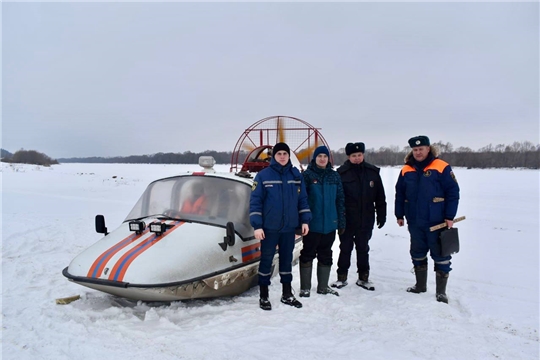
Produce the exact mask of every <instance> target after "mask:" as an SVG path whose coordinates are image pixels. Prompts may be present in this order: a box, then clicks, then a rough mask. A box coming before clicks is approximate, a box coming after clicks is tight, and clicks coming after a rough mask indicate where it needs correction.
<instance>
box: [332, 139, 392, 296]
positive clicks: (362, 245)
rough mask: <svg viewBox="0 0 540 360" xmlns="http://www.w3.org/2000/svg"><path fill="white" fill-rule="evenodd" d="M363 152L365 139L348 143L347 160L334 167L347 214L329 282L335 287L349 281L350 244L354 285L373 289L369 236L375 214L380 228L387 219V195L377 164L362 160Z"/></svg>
mask: <svg viewBox="0 0 540 360" xmlns="http://www.w3.org/2000/svg"><path fill="white" fill-rule="evenodd" d="M364 152H365V145H364V143H361V142H357V143H354V144H353V143H348V144H347V146H345V153H346V154H347V156H348V160H347V161H345V163H344V164H343V165H342V166H340V167H339V169H337V171H338V173H339V175H340V176H341V182H342V184H343V191H344V193H345V217H346V227H345V231H343V232H341V231H340V234H339V240H340V246H339V249H340V253H339V258H338V270H337V281H336V282H335V283H333V284H332V287H336V288H338V289H339V288H342V287H344V286H346V285H347V284H348V283H347V275H348V272H349V267H350V266H351V253H352V250H353V247H356V267H357V271H358V280H357V281H356V285H358V286H360V287H362V288H364V289H366V290H375V286H374V285H373V283H372V282H371V281H369V269H370V268H369V240H370V239H371V235H372V233H373V225H374V224H375V216H376V218H377V226H378V227H379V229H380V228H382V227H383V226H384V223H385V222H386V195H385V194H384V187H383V183H382V180H381V176H380V175H379V168H378V167H376V166H374V165H371V164H368V163H367V162H365V161H364Z"/></svg>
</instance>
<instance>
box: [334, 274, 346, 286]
mask: <svg viewBox="0 0 540 360" xmlns="http://www.w3.org/2000/svg"><path fill="white" fill-rule="evenodd" d="M348 284H349V283H348V282H347V274H337V281H336V282H335V283H333V284H332V287H333V288H337V289H341V288H342V287H345V286H347V285H348Z"/></svg>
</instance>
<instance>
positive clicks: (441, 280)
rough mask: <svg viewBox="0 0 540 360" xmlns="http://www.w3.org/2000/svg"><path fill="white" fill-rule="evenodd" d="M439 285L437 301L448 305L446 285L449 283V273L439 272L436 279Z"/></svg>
mask: <svg viewBox="0 0 540 360" xmlns="http://www.w3.org/2000/svg"><path fill="white" fill-rule="evenodd" d="M435 280H436V284H437V295H436V296H437V301H438V302H443V303H445V304H448V296H446V284H447V283H448V273H445V272H442V271H440V270H439V271H437V276H436V277H435Z"/></svg>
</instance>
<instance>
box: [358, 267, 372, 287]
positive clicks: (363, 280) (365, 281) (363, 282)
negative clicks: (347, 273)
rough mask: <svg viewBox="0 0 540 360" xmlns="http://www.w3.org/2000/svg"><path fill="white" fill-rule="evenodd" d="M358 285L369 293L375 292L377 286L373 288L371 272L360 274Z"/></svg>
mask: <svg viewBox="0 0 540 360" xmlns="http://www.w3.org/2000/svg"><path fill="white" fill-rule="evenodd" d="M356 285H358V286H360V287H361V288H364V289H366V290H369V291H373V290H375V286H373V283H372V282H371V281H369V271H362V272H359V273H358V280H357V281H356Z"/></svg>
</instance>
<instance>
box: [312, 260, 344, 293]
mask: <svg viewBox="0 0 540 360" xmlns="http://www.w3.org/2000/svg"><path fill="white" fill-rule="evenodd" d="M331 269H332V267H331V266H328V265H322V264H317V294H323V295H326V294H332V295H336V296H339V293H338V292H337V291H335V290H333V289H332V288H331V287H329V286H328V279H330V270H331Z"/></svg>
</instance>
